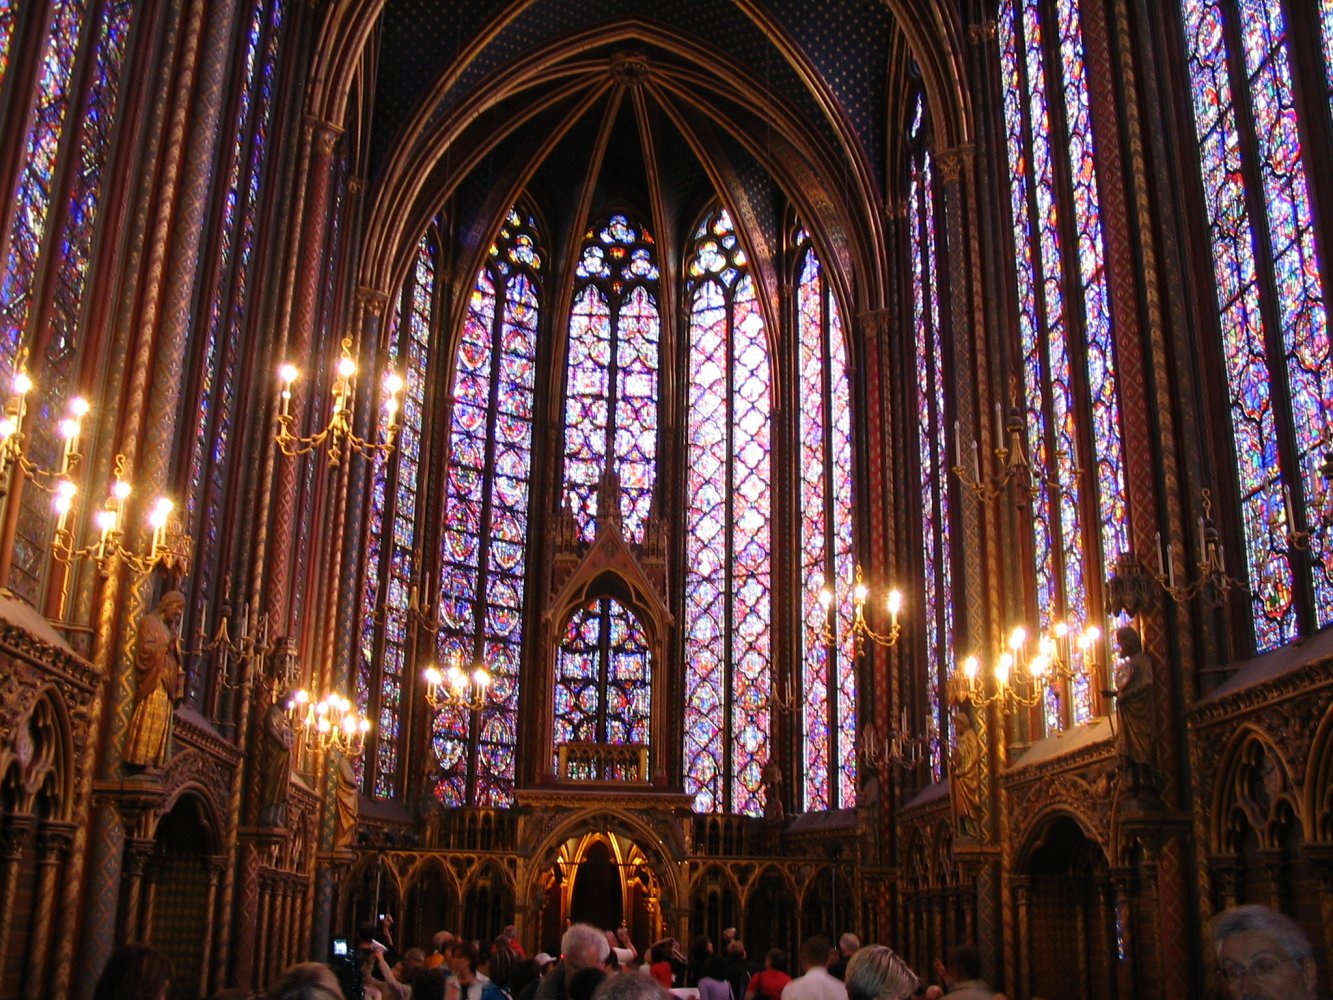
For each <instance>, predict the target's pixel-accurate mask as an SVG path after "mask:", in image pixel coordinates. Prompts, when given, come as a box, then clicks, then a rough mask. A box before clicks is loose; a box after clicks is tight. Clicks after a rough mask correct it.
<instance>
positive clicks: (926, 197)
mask: <svg viewBox="0 0 1333 1000" xmlns="http://www.w3.org/2000/svg"><path fill="white" fill-rule="evenodd" d="M924 118H925V102H924V101H923V100H922V99H921V98H918V99H917V105H916V114H915V115H914V116H913V119H912V126H911V129H910V130H909V132H908V144H909V149H910V155H911V159H910V163H909V167H908V169H909V176H908V186H907V227H908V244H909V246H910V250H911V267H912V330H913V345H914V354H915V358H916V373H915V374H916V413H917V427H918V434H917V461H918V468H917V472H918V478H917V488H918V497H919V499H920V502H921V570H922V591H923V594H922V596H923V600H922V602H921V609H922V615H921V616H922V618H923V619H924V621H925V627H926V657H925V667H926V696H927V701H928V704H929V707H930V717H931V719H932V720H933V721H934V723H935V725H934V729H933V733H932V738H931V745H930V771H931V774H932V775H933V776H934V778H935V780H936V781H938V780H940V778H942V777H943V775H944V744H943V740H942V738H941V736H942V734H944V733H947V732H948V729H947V720H946V719H945V718H944V717H943V715H942V713H943V710H944V708H945V704H944V702H945V699H944V692H945V685H946V684H947V683H948V678H949V675H950V674H952V673H953V664H954V651H953V631H954V619H953V570H952V566H951V563H950V558H951V541H950V534H949V478H950V477H949V456H948V440H949V435H948V432H947V430H946V427H947V421H946V419H945V387H946V386H947V384H948V383H947V376H946V373H945V370H944V345H943V337H942V334H941V331H940V296H939V275H940V271H941V268H940V266H939V244H938V242H937V241H936V237H935V233H936V229H935V212H936V204H937V202H936V198H935V170H934V166H933V164H932V163H931V156H930V150H929V148H928V146H927V142H926V130H925V128H924Z"/></svg>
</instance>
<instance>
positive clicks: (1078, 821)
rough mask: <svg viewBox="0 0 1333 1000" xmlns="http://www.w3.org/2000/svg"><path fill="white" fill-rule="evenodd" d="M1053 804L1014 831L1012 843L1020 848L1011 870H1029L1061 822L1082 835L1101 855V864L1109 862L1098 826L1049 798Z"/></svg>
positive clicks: (1064, 804) (1055, 798)
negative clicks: (1075, 828) (1068, 824)
mask: <svg viewBox="0 0 1333 1000" xmlns="http://www.w3.org/2000/svg"><path fill="white" fill-rule="evenodd" d="M1052 799H1053V804H1052V805H1048V806H1046V807H1045V808H1043V809H1041V810H1039V811H1038V812H1037V813H1036V815H1034V816H1032V817H1031V818H1030V819H1029V820H1028V822H1027V823H1026V824H1025V825H1024V826H1023V827H1022V829H1020V830H1015V831H1014V843H1015V844H1017V845H1019V846H1018V850H1017V851H1015V852H1014V871H1015V872H1018V873H1025V872H1028V871H1030V870H1031V868H1032V864H1033V858H1034V856H1035V855H1037V854H1038V853H1039V852H1040V851H1041V849H1042V847H1043V846H1044V845H1045V843H1046V841H1047V838H1048V836H1049V835H1050V833H1051V832H1052V830H1053V829H1054V828H1055V827H1057V826H1058V825H1059V824H1061V823H1062V822H1069V823H1073V824H1074V826H1076V827H1078V830H1079V832H1080V833H1081V834H1083V837H1084V839H1086V840H1087V842H1088V843H1089V844H1091V845H1093V846H1094V847H1096V848H1097V850H1098V851H1099V852H1100V853H1101V860H1102V863H1103V864H1107V863H1108V860H1107V859H1108V858H1109V857H1110V854H1109V853H1108V852H1107V850H1106V845H1105V844H1104V843H1102V841H1101V838H1100V837H1098V835H1097V833H1096V830H1097V824H1095V823H1093V822H1091V821H1090V820H1089V818H1088V817H1087V816H1084V815H1082V814H1081V813H1080V811H1079V810H1077V809H1075V808H1074V807H1072V806H1071V805H1070V804H1069V803H1068V802H1061V801H1060V800H1059V798H1057V797H1055V796H1052Z"/></svg>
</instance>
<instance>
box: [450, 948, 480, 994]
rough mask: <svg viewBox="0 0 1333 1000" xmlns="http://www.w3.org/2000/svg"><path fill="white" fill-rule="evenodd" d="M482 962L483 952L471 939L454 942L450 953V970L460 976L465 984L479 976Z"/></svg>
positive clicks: (459, 979) (460, 979)
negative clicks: (479, 966)
mask: <svg viewBox="0 0 1333 1000" xmlns="http://www.w3.org/2000/svg"><path fill="white" fill-rule="evenodd" d="M480 963H481V952H479V951H478V950H477V946H476V945H474V944H473V943H472V942H471V941H456V942H454V947H453V951H452V952H451V953H450V955H449V971H450V972H452V973H453V974H454V975H455V976H457V977H458V981H459V982H460V983H463V984H464V985H466V984H468V983H470V982H472V981H473V980H474V979H476V978H477V966H478V965H479V964H480Z"/></svg>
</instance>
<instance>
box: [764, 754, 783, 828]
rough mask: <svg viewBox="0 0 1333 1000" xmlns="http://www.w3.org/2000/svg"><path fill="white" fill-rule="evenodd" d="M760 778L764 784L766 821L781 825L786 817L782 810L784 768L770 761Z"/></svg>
mask: <svg viewBox="0 0 1333 1000" xmlns="http://www.w3.org/2000/svg"><path fill="white" fill-rule="evenodd" d="M760 777H761V780H762V781H763V783H764V819H765V820H767V821H768V822H770V823H781V822H782V820H783V816H784V813H783V809H782V768H780V767H778V765H777V763H776V762H774V761H771V760H770V761H769V762H768V763H767V764H765V765H764V770H763V771H762V772H761V776H760Z"/></svg>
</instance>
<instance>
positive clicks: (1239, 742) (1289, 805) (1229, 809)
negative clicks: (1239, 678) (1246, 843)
mask: <svg viewBox="0 0 1333 1000" xmlns="http://www.w3.org/2000/svg"><path fill="white" fill-rule="evenodd" d="M1217 774H1218V781H1217V783H1216V784H1215V785H1214V787H1213V801H1212V803H1211V811H1210V815H1209V817H1208V849H1209V851H1210V852H1212V853H1213V854H1217V855H1225V856H1229V855H1235V854H1237V853H1238V852H1239V850H1240V847H1239V838H1241V837H1242V836H1243V834H1244V829H1245V827H1246V826H1248V827H1249V828H1250V829H1252V830H1253V831H1254V834H1255V836H1256V837H1257V838H1258V846H1259V847H1260V848H1261V849H1279V848H1280V847H1281V842H1282V834H1283V831H1284V829H1286V828H1287V827H1288V826H1289V825H1290V824H1291V823H1292V821H1295V822H1298V823H1301V825H1302V827H1303V828H1304V829H1307V830H1308V829H1309V826H1308V824H1306V823H1305V822H1304V816H1303V809H1302V803H1301V797H1300V795H1299V792H1298V790H1297V788H1296V785H1295V782H1293V781H1292V777H1291V771H1290V768H1289V766H1288V763H1287V760H1286V758H1285V757H1284V755H1283V754H1282V752H1281V751H1280V750H1279V749H1278V746H1277V744H1276V743H1275V742H1274V741H1273V740H1272V738H1271V737H1270V736H1269V735H1268V734H1267V733H1265V732H1262V731H1261V730H1259V729H1258V728H1257V727H1254V726H1250V725H1245V726H1241V727H1240V728H1239V729H1237V731H1236V732H1235V734H1233V735H1232V737H1231V739H1230V740H1229V741H1228V743H1227V747H1226V749H1225V750H1224V751H1223V753H1222V757H1221V761H1220V764H1219V766H1218V769H1217Z"/></svg>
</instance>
